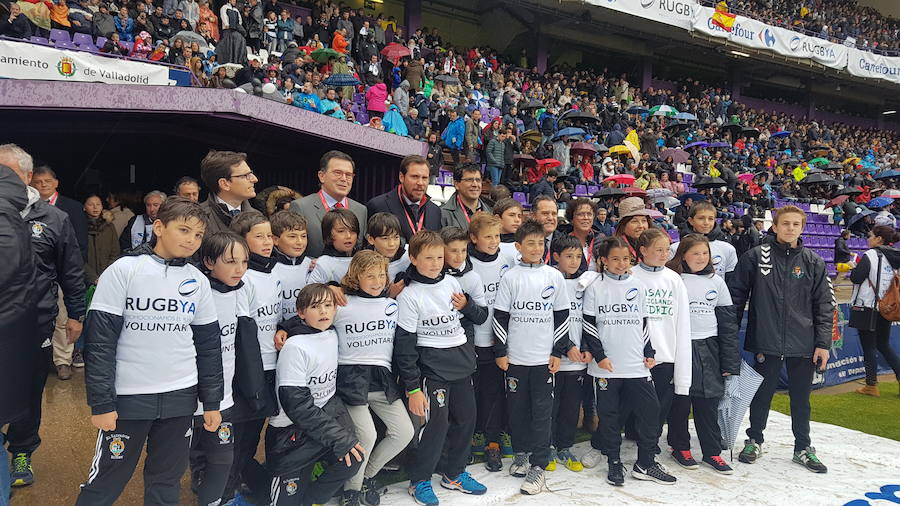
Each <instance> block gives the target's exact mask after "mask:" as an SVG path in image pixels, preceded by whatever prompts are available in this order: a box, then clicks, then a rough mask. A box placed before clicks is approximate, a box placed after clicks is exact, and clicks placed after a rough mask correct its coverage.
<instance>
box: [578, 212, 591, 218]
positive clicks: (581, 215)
mask: <svg viewBox="0 0 900 506" xmlns="http://www.w3.org/2000/svg"><path fill="white" fill-rule="evenodd" d="M575 217H576V218H593V217H594V213H592V212H590V211H585V212H583V213H575Z"/></svg>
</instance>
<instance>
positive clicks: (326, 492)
mask: <svg viewBox="0 0 900 506" xmlns="http://www.w3.org/2000/svg"><path fill="white" fill-rule="evenodd" d="M323 459H324V460H320V461H319V463H321V464H322V466H323V467H324V468H325V470H324V471H323V472H322V474H320V475H319V476H318V478H316V480H315V481H313V480H312V472H313V467H315V465H316V463H315V462H313V463H312V464H310V465H308V466H307V467H305V468H303V469H301V470H300V471H299V472H295V473H286V474H284V475H281V476H275V477H273V478H272V481H271V485H270V487H269V492H270V500H271V503H270V504H271V506H301V505H302V506H307V505H312V504H326V503H328V501H330V500H331V498H332V497H333V496H334V494H335V493H337V491H338V490H340V489H341V487H343V486H344V482H345V481H347V480H349V479H350V478H352V477H353V476H355V475H356V473H357V472H358V471H359V467H360V466H361V465H362V464H363V462H365V461H363V462H357V461H356V459H351V462H352V463H351V465H350V466H349V467H348V466H347V464H346V463H345V462H344V460H343V459H341V460H334V455H331V454H328V455H326V456H325V457H323Z"/></svg>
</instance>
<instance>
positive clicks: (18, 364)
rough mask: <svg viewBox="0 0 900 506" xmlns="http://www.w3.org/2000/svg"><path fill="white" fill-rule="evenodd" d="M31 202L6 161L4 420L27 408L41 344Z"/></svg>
mask: <svg viewBox="0 0 900 506" xmlns="http://www.w3.org/2000/svg"><path fill="white" fill-rule="evenodd" d="M27 204H28V198H27V197H26V191H25V183H23V182H22V180H21V179H19V176H18V175H16V173H15V172H13V171H12V169H10V168H9V167H6V166H0V230H2V231H3V232H2V233H0V251H2V252H3V262H2V263H0V283H2V286H3V290H0V385H3V388H0V425H2V424H5V423H8V422H12V421H15V420H18V419H20V418H21V417H22V416H24V415H25V414H27V412H28V406H29V402H30V400H31V394H30V393H29V392H30V391H31V389H30V385H31V383H32V379H31V378H32V377H33V375H34V371H35V369H36V367H37V363H38V360H37V357H38V353H39V350H40V347H39V346H38V345H39V343H38V342H37V337H36V329H37V327H36V322H37V312H36V311H35V304H34V303H35V300H37V298H38V293H39V292H38V290H37V287H36V286H35V277H36V272H35V267H34V260H35V258H34V256H33V255H32V253H31V239H30V235H31V232H30V227H29V226H28V225H27V224H26V223H25V221H24V220H23V219H22V215H21V214H20V213H21V212H22V210H23V209H25V206H26V205H27Z"/></svg>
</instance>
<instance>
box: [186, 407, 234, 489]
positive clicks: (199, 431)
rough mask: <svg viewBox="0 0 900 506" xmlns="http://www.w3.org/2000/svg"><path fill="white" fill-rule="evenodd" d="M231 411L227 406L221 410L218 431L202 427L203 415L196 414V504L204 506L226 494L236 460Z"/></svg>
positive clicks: (193, 469)
mask: <svg viewBox="0 0 900 506" xmlns="http://www.w3.org/2000/svg"><path fill="white" fill-rule="evenodd" d="M229 415H230V413H229V412H228V410H225V411H223V412H222V423H221V424H220V425H219V428H218V429H216V431H215V432H209V431H208V430H206V429H204V428H203V417H202V416H195V417H194V437H193V438H192V439H191V453H190V463H191V478H192V479H193V480H194V481H195V484H197V504H200V505H201V506H203V505H207V506H215V505H217V504H219V503H220V501H221V499H222V496H223V495H225V494H224V493H225V484H226V482H227V481H228V473H229V471H230V470H231V464H232V463H233V461H234V424H232V423H231V421H230V417H229ZM198 481H199V484H198V483H197V482H198ZM230 495H231V494H229V496H230ZM229 498H230V497H229Z"/></svg>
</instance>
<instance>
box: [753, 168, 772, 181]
mask: <svg viewBox="0 0 900 506" xmlns="http://www.w3.org/2000/svg"><path fill="white" fill-rule="evenodd" d="M754 177H764V178H765V180H764V181H763V184H765V183H771V182H772V173H771V172H769V171H766V170H761V171H759V172H757V173H756V174H754Z"/></svg>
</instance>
